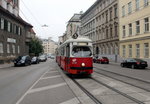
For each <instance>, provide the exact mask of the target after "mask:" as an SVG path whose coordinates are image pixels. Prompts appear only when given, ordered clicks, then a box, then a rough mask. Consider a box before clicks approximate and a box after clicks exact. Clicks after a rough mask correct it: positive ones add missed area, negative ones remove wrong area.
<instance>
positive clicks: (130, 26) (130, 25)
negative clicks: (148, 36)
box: [129, 23, 132, 36]
mask: <svg viewBox="0 0 150 104" xmlns="http://www.w3.org/2000/svg"><path fill="white" fill-rule="evenodd" d="M131 35H132V24H131V23H130V24H129V36H131Z"/></svg>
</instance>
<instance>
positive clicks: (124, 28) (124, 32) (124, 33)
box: [122, 26, 126, 37]
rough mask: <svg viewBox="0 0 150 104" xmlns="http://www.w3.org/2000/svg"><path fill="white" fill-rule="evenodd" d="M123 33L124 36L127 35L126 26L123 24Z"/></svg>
mask: <svg viewBox="0 0 150 104" xmlns="http://www.w3.org/2000/svg"><path fill="white" fill-rule="evenodd" d="M122 30H123V31H122V33H123V37H125V36H126V26H122Z"/></svg>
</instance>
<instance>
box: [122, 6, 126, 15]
mask: <svg viewBox="0 0 150 104" xmlns="http://www.w3.org/2000/svg"><path fill="white" fill-rule="evenodd" d="M122 16H123V17H124V16H125V6H123V7H122Z"/></svg>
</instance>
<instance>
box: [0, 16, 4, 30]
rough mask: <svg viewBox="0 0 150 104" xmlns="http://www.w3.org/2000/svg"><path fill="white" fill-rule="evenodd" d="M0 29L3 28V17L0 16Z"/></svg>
mask: <svg viewBox="0 0 150 104" xmlns="http://www.w3.org/2000/svg"><path fill="white" fill-rule="evenodd" d="M0 29H4V19H3V18H0Z"/></svg>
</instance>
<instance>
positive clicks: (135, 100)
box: [91, 77, 145, 104]
mask: <svg viewBox="0 0 150 104" xmlns="http://www.w3.org/2000/svg"><path fill="white" fill-rule="evenodd" d="M91 79H92V80H94V81H96V82H97V83H99V84H101V85H103V86H105V87H107V88H109V89H111V90H113V91H115V92H117V93H118V94H120V95H122V96H124V97H126V98H128V99H130V100H132V101H134V102H136V103H137V104H145V103H144V102H142V101H140V100H138V99H136V98H134V97H132V96H129V95H127V94H126V93H123V92H121V91H119V90H117V89H115V88H113V87H111V86H109V85H107V84H105V83H103V82H101V81H99V80H97V79H94V78H92V77H91Z"/></svg>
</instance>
